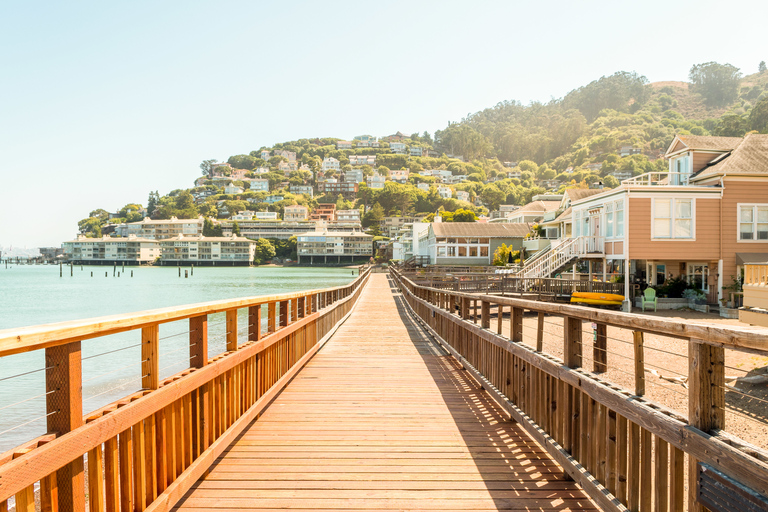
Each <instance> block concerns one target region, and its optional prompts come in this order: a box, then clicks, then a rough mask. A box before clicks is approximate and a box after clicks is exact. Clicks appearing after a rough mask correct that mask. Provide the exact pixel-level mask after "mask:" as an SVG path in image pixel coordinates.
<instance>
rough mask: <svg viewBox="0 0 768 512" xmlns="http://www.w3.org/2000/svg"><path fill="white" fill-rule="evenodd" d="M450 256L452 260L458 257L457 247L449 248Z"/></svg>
mask: <svg viewBox="0 0 768 512" xmlns="http://www.w3.org/2000/svg"><path fill="white" fill-rule="evenodd" d="M448 256H449V257H451V258H455V257H456V247H452V246H449V247H448Z"/></svg>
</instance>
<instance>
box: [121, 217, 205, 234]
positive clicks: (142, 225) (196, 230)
mask: <svg viewBox="0 0 768 512" xmlns="http://www.w3.org/2000/svg"><path fill="white" fill-rule="evenodd" d="M203 223H204V219H203V218H202V217H198V218H196V219H177V218H176V217H171V218H170V219H162V220H152V219H150V218H149V217H145V218H144V220H140V221H138V222H130V223H128V224H122V225H120V226H118V229H117V230H116V231H117V232H118V233H119V234H120V235H121V236H124V237H129V236H131V235H134V236H136V237H138V238H148V239H150V240H162V239H164V238H171V237H174V236H179V235H202V234H203Z"/></svg>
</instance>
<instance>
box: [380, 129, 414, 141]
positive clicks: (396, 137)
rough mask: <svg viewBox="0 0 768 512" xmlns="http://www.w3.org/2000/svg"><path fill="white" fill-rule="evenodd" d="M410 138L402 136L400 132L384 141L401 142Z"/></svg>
mask: <svg viewBox="0 0 768 512" xmlns="http://www.w3.org/2000/svg"><path fill="white" fill-rule="evenodd" d="M410 138H411V136H410V135H406V134H404V133H403V132H400V131H399V132H397V133H396V134H394V135H389V136H387V137H384V139H385V140H387V141H389V142H399V141H401V140H405V139H410Z"/></svg>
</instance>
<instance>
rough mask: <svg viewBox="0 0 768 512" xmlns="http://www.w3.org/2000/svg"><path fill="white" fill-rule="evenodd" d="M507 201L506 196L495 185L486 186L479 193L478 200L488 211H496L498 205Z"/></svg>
mask: <svg viewBox="0 0 768 512" xmlns="http://www.w3.org/2000/svg"><path fill="white" fill-rule="evenodd" d="M506 199H507V194H505V193H504V192H502V191H501V190H499V189H498V187H496V186H495V185H488V186H487V187H485V188H484V189H483V191H482V192H481V193H480V200H481V201H482V202H483V203H484V204H485V205H486V206H487V207H488V209H489V210H498V209H499V205H500V204H501V203H503V202H504V201H505V200H506Z"/></svg>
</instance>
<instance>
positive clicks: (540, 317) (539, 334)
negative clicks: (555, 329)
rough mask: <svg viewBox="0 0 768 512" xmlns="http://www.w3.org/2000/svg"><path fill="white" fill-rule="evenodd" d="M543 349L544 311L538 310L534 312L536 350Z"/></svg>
mask: <svg viewBox="0 0 768 512" xmlns="http://www.w3.org/2000/svg"><path fill="white" fill-rule="evenodd" d="M542 350H544V313H543V312H541V311H539V312H538V313H537V314H536V351H537V352H541V351H542Z"/></svg>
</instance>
